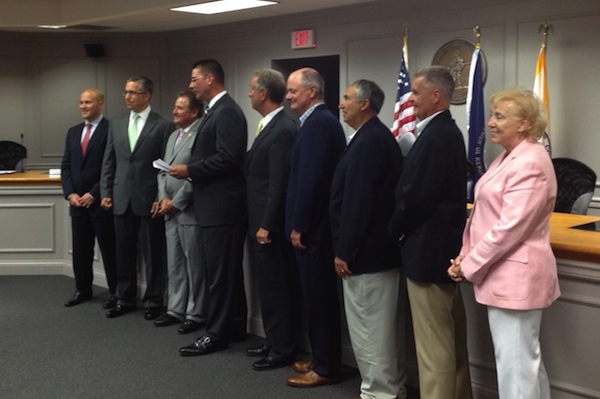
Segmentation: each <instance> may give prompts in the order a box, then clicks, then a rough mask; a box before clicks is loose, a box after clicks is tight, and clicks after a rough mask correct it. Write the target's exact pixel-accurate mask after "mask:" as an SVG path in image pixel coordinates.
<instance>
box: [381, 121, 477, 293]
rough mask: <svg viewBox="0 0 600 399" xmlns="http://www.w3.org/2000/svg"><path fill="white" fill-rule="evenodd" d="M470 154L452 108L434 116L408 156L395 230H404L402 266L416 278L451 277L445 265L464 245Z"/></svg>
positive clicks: (446, 280) (440, 280) (446, 279)
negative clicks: (454, 118)
mask: <svg viewBox="0 0 600 399" xmlns="http://www.w3.org/2000/svg"><path fill="white" fill-rule="evenodd" d="M465 159H466V153H465V145H464V140H463V136H462V134H461V132H460V130H459V129H458V127H457V126H456V123H455V122H454V120H453V119H452V116H451V115H450V111H444V112H442V113H441V114H439V115H437V116H436V117H435V118H433V119H432V120H431V121H430V122H429V124H428V125H427V126H426V127H425V129H424V130H423V132H422V133H421V134H420V135H419V137H418V138H417V141H416V142H415V144H414V145H413V147H412V149H411V150H410V152H409V153H408V156H407V157H406V159H405V162H404V169H403V171H402V174H401V176H400V181H399V182H398V186H397V188H396V211H395V212H394V215H393V217H392V219H391V221H390V232H391V234H392V236H393V237H396V238H400V237H401V236H402V235H404V236H405V238H404V239H403V240H402V249H401V253H402V266H403V267H404V271H405V274H406V277H408V278H410V279H411V280H414V281H418V282H427V283H436V284H444V283H452V280H451V279H450V278H449V277H448V273H447V272H446V271H447V269H448V266H449V265H450V259H452V258H454V257H455V256H456V255H457V254H458V252H459V251H460V247H461V237H462V232H463V229H464V227H465V221H466V194H465V193H466V184H467V170H466V162H465Z"/></svg>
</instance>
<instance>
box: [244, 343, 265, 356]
mask: <svg viewBox="0 0 600 399" xmlns="http://www.w3.org/2000/svg"><path fill="white" fill-rule="evenodd" d="M270 350H271V347H270V346H268V345H267V344H262V345H261V346H253V347H251V348H246V355H248V356H253V357H267V356H268V355H269V351H270Z"/></svg>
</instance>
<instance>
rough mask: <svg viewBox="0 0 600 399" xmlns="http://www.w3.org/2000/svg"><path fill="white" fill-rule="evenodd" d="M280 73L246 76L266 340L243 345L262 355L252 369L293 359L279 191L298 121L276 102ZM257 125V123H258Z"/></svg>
mask: <svg viewBox="0 0 600 399" xmlns="http://www.w3.org/2000/svg"><path fill="white" fill-rule="evenodd" d="M285 89H286V87H285V79H284V78H283V75H282V74H281V73H280V72H278V71H275V70H273V69H261V70H258V71H257V72H255V73H254V75H253V76H252V79H251V80H250V92H249V94H248V96H249V97H250V103H251V104H252V108H253V109H255V110H256V111H257V112H258V113H260V115H261V116H262V119H261V120H260V123H259V129H258V131H257V134H258V136H256V138H255V139H254V143H252V148H250V151H248V153H247V154H246V188H247V191H248V195H247V203H248V234H249V235H250V239H251V240H252V254H253V255H254V262H253V265H254V269H255V270H256V275H257V277H258V278H257V280H258V291H259V298H260V309H261V315H262V322H263V327H264V330H265V335H266V342H265V343H264V344H262V345H260V346H258V347H254V348H248V349H247V350H246V352H247V354H248V355H250V356H262V357H263V359H261V360H258V361H256V362H254V364H253V365H252V367H253V368H254V369H255V370H270V369H274V368H277V367H281V366H285V365H287V364H291V363H292V362H293V361H294V351H295V345H294V343H295V337H296V328H295V326H296V325H297V324H299V323H297V322H298V320H297V317H296V314H297V312H296V310H297V309H296V308H297V306H296V303H299V301H297V299H298V297H299V289H300V287H299V284H298V272H297V269H296V261H295V258H294V252H293V247H292V246H291V245H290V242H289V241H288V240H287V238H286V234H285V192H286V190H287V182H288V177H289V173H290V152H291V150H292V144H293V143H294V138H295V137H296V132H297V131H298V127H297V125H296V121H294V120H293V119H292V118H290V117H289V116H288V115H286V113H285V110H284V109H283V106H282V105H281V103H282V102H283V98H284V96H285ZM261 128H262V129H261Z"/></svg>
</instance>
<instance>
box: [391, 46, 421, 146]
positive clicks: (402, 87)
mask: <svg viewBox="0 0 600 399" xmlns="http://www.w3.org/2000/svg"><path fill="white" fill-rule="evenodd" d="M404 47H405V49H406V38H405V41H404ZM405 52H406V50H403V52H402V61H401V62H400V73H399V74H398V92H397V94H396V105H395V106H394V124H393V125H392V134H393V135H394V137H396V140H399V139H400V137H402V135H403V134H405V133H413V134H414V132H415V116H414V115H413V111H414V107H413V105H412V103H410V102H408V96H409V95H410V77H409V76H408V68H407V67H406V62H405V55H404V54H405Z"/></svg>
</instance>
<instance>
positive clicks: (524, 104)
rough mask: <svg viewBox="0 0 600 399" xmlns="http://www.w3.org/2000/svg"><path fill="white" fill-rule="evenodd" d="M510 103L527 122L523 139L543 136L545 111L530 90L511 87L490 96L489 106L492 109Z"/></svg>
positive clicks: (545, 123)
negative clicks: (527, 125)
mask: <svg viewBox="0 0 600 399" xmlns="http://www.w3.org/2000/svg"><path fill="white" fill-rule="evenodd" d="M504 101H511V102H513V103H514V104H515V109H516V114H517V116H519V117H520V118H523V119H525V120H527V121H529V123H530V126H529V130H528V131H527V132H526V133H525V137H527V138H533V139H536V140H538V139H539V138H540V137H542V135H543V134H544V131H545V130H546V126H548V121H547V119H546V110H545V107H544V104H543V103H542V101H541V100H540V99H539V97H538V96H537V95H536V94H535V93H534V92H532V91H531V90H525V89H522V88H520V87H511V88H507V89H504V90H500V91H499V92H497V93H495V94H492V96H491V97H490V105H491V107H492V108H494V107H495V106H496V105H497V104H498V103H500V102H504Z"/></svg>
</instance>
